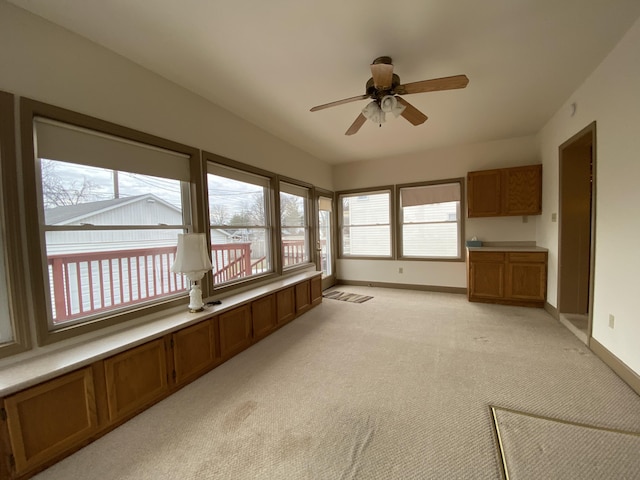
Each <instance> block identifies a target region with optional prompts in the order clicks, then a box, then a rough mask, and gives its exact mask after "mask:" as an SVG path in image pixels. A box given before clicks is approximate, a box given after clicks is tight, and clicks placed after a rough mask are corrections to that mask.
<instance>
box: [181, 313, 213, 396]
mask: <svg viewBox="0 0 640 480" xmlns="http://www.w3.org/2000/svg"><path fill="white" fill-rule="evenodd" d="M217 343H218V342H217V334H216V329H215V322H214V320H213V319H209V320H205V321H204V322H200V323H197V324H195V325H192V326H190V327H187V328H183V329H182V330H180V331H178V332H175V333H173V334H172V336H171V348H172V349H173V372H172V378H173V381H174V383H175V384H176V385H183V384H185V383H188V382H190V381H191V380H193V379H195V378H197V377H199V376H200V375H202V374H203V373H205V372H206V371H208V370H209V369H211V368H213V366H214V365H215V364H216V363H218V361H219V359H220V353H219V352H218V348H217Z"/></svg>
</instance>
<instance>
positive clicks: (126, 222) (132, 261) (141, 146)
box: [23, 100, 197, 341]
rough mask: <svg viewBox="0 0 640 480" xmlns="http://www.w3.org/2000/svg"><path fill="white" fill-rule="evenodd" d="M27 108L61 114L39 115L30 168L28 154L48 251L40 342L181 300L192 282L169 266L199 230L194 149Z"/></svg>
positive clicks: (41, 242) (41, 241)
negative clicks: (181, 239) (180, 245)
mask: <svg viewBox="0 0 640 480" xmlns="http://www.w3.org/2000/svg"><path fill="white" fill-rule="evenodd" d="M25 102H26V105H28V106H31V105H33V106H34V107H35V108H34V110H37V109H43V110H44V111H46V112H50V111H54V112H56V113H58V112H63V113H60V117H59V118H55V117H56V116H55V115H54V116H53V117H48V116H45V115H42V116H41V115H38V114H36V112H35V111H34V112H33V114H32V118H33V133H34V135H33V138H34V139H35V140H34V151H33V153H34V155H33V166H32V167H31V168H28V167H27V164H28V163H29V162H28V160H27V158H28V155H25V176H26V177H27V178H28V177H29V176H30V175H32V176H33V183H34V185H33V187H34V188H33V193H34V196H35V202H36V203H37V208H38V216H37V219H36V221H35V222H32V223H29V224H28V228H31V229H32V231H31V233H32V234H31V235H29V236H30V241H32V242H35V241H38V250H40V251H41V252H42V254H41V256H39V257H37V258H36V257H35V256H33V258H31V257H30V260H31V261H32V262H33V263H32V265H33V266H34V267H35V262H36V260H37V261H38V262H40V267H39V268H34V269H33V270H34V271H36V272H37V271H38V270H41V271H42V277H41V279H40V284H39V286H40V288H37V287H36V288H35V291H36V295H38V294H41V295H42V296H43V297H45V298H47V302H45V307H39V308H43V311H44V315H42V312H41V314H39V315H38V316H42V317H45V318H46V319H47V325H46V329H44V328H43V327H42V326H39V334H40V336H41V340H43V341H44V340H46V339H47V338H49V337H48V334H51V333H54V334H55V332H62V333H63V336H68V332H70V330H71V329H70V327H78V326H86V327H89V328H90V329H95V328H97V327H98V323H97V321H98V320H100V321H101V325H100V326H102V325H108V324H111V323H113V322H114V321H121V320H124V319H126V318H133V317H134V316H139V315H140V308H148V307H153V306H158V308H162V307H164V308H166V307H167V306H168V304H167V303H166V302H167V301H169V300H171V299H173V300H179V299H184V296H185V292H186V289H187V288H188V282H187V280H186V279H185V277H183V276H182V275H177V274H174V273H172V272H171V271H170V268H171V265H172V264H173V259H174V256H175V249H176V244H177V236H178V234H179V233H185V232H188V231H191V230H192V227H191V200H190V190H191V189H190V185H191V184H190V164H191V161H192V159H193V158H196V155H197V151H193V150H191V149H189V148H188V147H183V146H180V145H178V144H173V143H172V142H168V141H162V140H161V139H156V138H155V137H150V136H146V135H144V134H139V132H134V131H131V130H128V129H124V128H122V127H120V128H117V129H115V130H116V131H117V132H118V133H119V132H122V133H124V134H125V135H126V136H120V135H114V134H111V132H110V130H114V128H112V126H111V125H110V124H107V123H106V122H100V121H98V120H95V119H90V118H89V117H82V120H83V121H82V122H79V123H80V124H82V125H83V126H79V125H77V124H72V123H66V122H63V121H60V120H62V119H64V117H65V116H66V115H65V114H64V112H65V111H62V110H59V109H55V108H54V107H49V106H43V104H38V103H37V102H31V101H28V100H25ZM77 118H78V116H77V115H74V116H73V119H74V120H77ZM85 125H86V127H85ZM93 125H96V126H97V127H99V128H96V129H94V128H93ZM23 135H25V136H26V135H29V132H24V131H23ZM137 138H140V139H141V140H147V139H149V140H150V142H149V143H147V142H143V141H138V140H137ZM173 146H175V147H176V150H172V149H170V147H173ZM167 147H169V148H167ZM34 230H35V231H37V232H38V233H37V234H35V235H33V233H34ZM33 237H35V239H34V238H33ZM38 290H39V291H38ZM133 310H135V313H133ZM151 311H153V310H149V313H150V312H151ZM127 312H130V315H129V316H127V315H126V313H127ZM123 314H124V315H123ZM107 319H108V320H109V321H108V322H104V323H102V321H103V320H107ZM43 330H44V333H43ZM85 330H86V329H78V330H76V332H77V333H81V332H83V331H85ZM59 338H62V337H59Z"/></svg>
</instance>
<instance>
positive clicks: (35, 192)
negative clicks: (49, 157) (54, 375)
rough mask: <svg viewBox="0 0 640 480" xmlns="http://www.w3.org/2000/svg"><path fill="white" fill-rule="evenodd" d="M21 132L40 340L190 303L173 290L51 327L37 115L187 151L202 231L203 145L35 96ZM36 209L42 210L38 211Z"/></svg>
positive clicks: (25, 101) (24, 103) (26, 103)
mask: <svg viewBox="0 0 640 480" xmlns="http://www.w3.org/2000/svg"><path fill="white" fill-rule="evenodd" d="M20 113H21V115H20V127H21V128H20V133H21V146H22V169H23V183H24V197H25V209H26V211H27V212H33V214H31V215H26V216H25V223H26V234H27V249H28V262H29V269H30V272H31V285H32V292H33V302H32V304H33V310H34V315H35V319H36V333H37V338H38V344H39V345H48V344H51V343H54V342H57V341H60V340H64V339H67V338H70V337H74V336H77V335H81V334H84V333H88V332H93V331H97V330H100V329H102V328H106V327H109V326H112V325H115V324H118V323H122V322H126V321H129V320H133V319H135V318H139V317H140V316H142V315H149V314H153V313H157V312H161V311H162V310H166V309H167V308H172V307H176V306H179V305H181V304H183V303H184V301H185V297H186V294H185V295H180V296H172V297H170V298H168V299H160V300H158V301H151V302H149V303H146V302H145V304H140V305H132V306H130V307H127V308H123V309H118V310H116V311H113V312H105V313H104V314H103V315H99V316H98V315H96V316H95V317H94V316H92V317H88V319H87V321H85V322H82V323H75V324H70V325H68V326H63V327H61V328H58V329H55V330H51V329H50V327H49V318H50V314H49V313H50V309H51V306H50V305H49V302H48V299H49V294H48V293H47V289H48V287H49V280H48V267H47V256H46V252H45V247H46V245H45V242H44V237H43V233H42V232H41V228H40V222H41V218H40V217H41V215H43V212H42V211H41V200H40V193H39V188H40V187H39V184H38V182H40V177H39V174H38V171H37V168H36V156H35V146H34V119H35V118H36V117H42V118H45V119H49V120H53V121H58V122H63V123H66V124H69V125H72V126H77V127H80V128H85V129H89V130H93V131H95V132H98V133H103V134H106V135H111V136H116V137H120V138H123V139H125V140H131V141H133V142H138V143H143V144H146V145H150V146H152V147H158V148H162V149H166V150H171V151H174V152H177V153H181V154H184V155H186V156H187V157H188V160H187V161H188V162H189V168H190V182H189V183H190V184H191V191H192V192H193V191H194V190H195V192H194V193H193V194H192V195H191V201H190V205H189V207H190V209H191V215H192V216H191V224H192V227H191V228H192V229H193V231H195V232H199V229H198V225H197V219H198V218H200V216H201V215H202V204H201V203H200V202H197V201H196V200H195V199H196V198H198V195H202V193H203V177H202V176H201V175H197V174H196V172H197V171H198V169H200V168H201V166H200V164H201V159H200V151H199V150H198V149H196V148H193V147H190V146H187V145H183V144H180V143H177V142H173V141H170V140H166V139H164V138H160V137H156V136H154V135H150V134H147V133H143V132H140V131H137V130H133V129H130V128H127V127H123V126H120V125H117V124H114V123H111V122H107V121H104V120H100V119H97V118H95V117H90V116H88V115H84V114H80V113H77V112H73V111H70V110H66V109H64V108H60V107H56V106H53V105H49V104H45V103H42V102H38V101H35V100H32V99H29V98H21V99H20ZM36 212H38V213H37V214H36Z"/></svg>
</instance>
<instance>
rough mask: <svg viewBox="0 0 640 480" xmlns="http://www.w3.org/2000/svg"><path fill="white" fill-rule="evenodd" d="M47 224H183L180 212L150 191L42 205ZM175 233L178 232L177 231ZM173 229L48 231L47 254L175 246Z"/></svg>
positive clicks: (57, 225)
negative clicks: (120, 196) (144, 193)
mask: <svg viewBox="0 0 640 480" xmlns="http://www.w3.org/2000/svg"><path fill="white" fill-rule="evenodd" d="M44 216H45V222H46V224H47V225H49V226H56V227H64V226H79V225H94V226H98V225H173V226H179V225H183V223H184V221H183V220H182V212H181V211H180V209H179V208H177V207H175V206H174V205H172V204H170V203H168V202H166V201H164V200H162V199H161V198H159V197H157V196H156V195H153V194H146V195H137V196H135V197H124V198H114V199H111V200H100V201H97V202H86V203H80V204H77V205H67V206H62V207H55V208H50V209H46V210H45V211H44ZM178 233H182V231H179V232H178ZM175 245H176V229H175V228H174V229H167V230H155V229H154V230H135V229H126V230H90V231H78V230H69V231H60V230H56V231H50V232H48V233H47V254H49V255H53V254H60V253H77V252H88V251H92V252H95V251H108V250H114V249H116V250H126V249H133V248H136V247H138V248H139V247H149V246H158V247H160V246H175Z"/></svg>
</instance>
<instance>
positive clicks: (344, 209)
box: [338, 189, 392, 258]
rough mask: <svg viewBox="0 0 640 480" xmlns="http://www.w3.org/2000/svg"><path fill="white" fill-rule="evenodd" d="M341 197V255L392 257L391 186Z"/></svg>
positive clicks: (346, 194) (341, 195)
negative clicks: (387, 188)
mask: <svg viewBox="0 0 640 480" xmlns="http://www.w3.org/2000/svg"><path fill="white" fill-rule="evenodd" d="M338 198H339V206H340V212H339V214H340V252H341V255H342V256H343V257H385V258H391V256H392V249H391V189H389V190H386V191H382V190H380V191H368V192H358V193H345V194H340V195H339V197H338Z"/></svg>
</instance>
